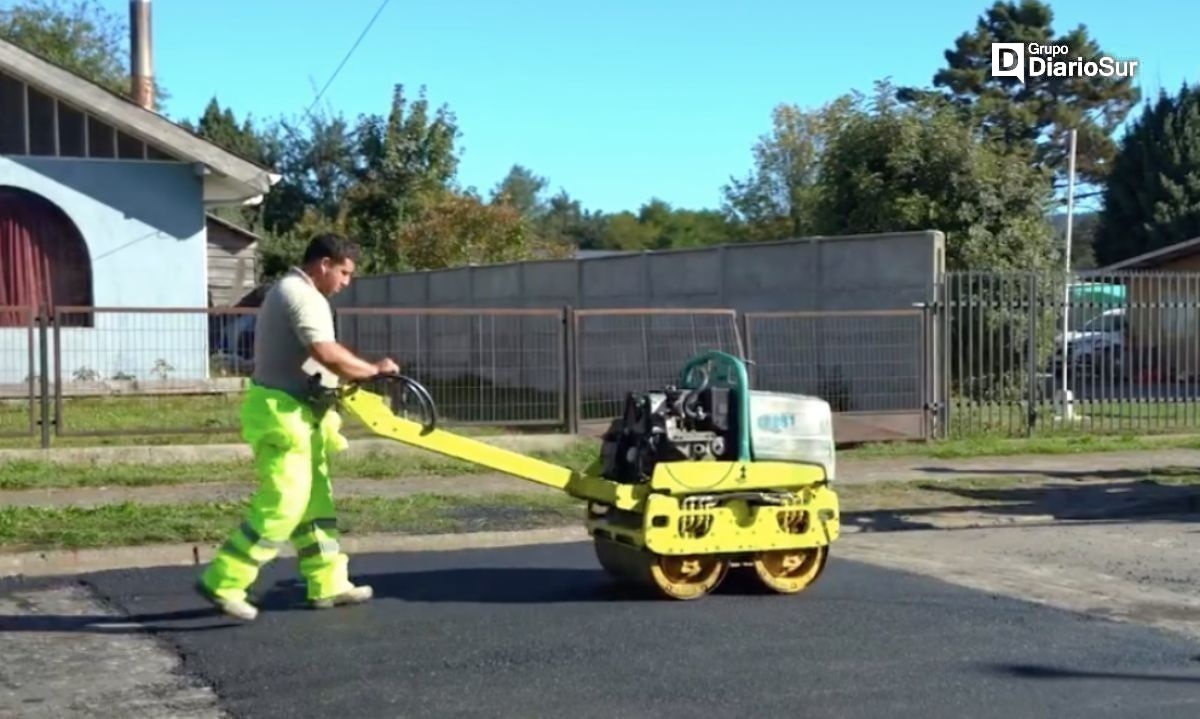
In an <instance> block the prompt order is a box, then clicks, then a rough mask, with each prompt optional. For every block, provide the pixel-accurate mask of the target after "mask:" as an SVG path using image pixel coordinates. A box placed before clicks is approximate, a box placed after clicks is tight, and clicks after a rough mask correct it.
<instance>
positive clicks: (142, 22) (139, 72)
mask: <svg viewBox="0 0 1200 719" xmlns="http://www.w3.org/2000/svg"><path fill="white" fill-rule="evenodd" d="M129 54H130V58H129V59H130V65H131V67H130V79H131V84H130V90H131V93H130V94H131V95H132V96H133V101H134V102H136V103H137V104H139V105H141V106H142V107H144V108H146V109H147V110H153V109H154V65H153V62H152V60H151V58H152V56H153V52H152V48H151V44H150V0H129Z"/></svg>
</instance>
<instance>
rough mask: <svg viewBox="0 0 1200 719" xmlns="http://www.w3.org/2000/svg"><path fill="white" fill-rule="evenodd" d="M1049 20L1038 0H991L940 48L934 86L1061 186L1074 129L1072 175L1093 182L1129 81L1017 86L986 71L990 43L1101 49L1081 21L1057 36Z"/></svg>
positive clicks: (1084, 52) (1109, 150)
mask: <svg viewBox="0 0 1200 719" xmlns="http://www.w3.org/2000/svg"><path fill="white" fill-rule="evenodd" d="M1053 22H1054V12H1053V11H1052V10H1051V9H1050V6H1049V5H1048V4H1046V3H1045V2H1041V1H1040V0H1020V2H999V1H998V2H995V3H994V4H993V5H992V6H991V7H990V8H988V9H987V10H986V11H985V12H984V14H983V15H982V16H980V17H979V18H978V19H977V21H976V24H975V28H974V29H973V30H971V31H969V32H965V33H963V34H961V35H959V36H958V38H957V39H956V40H955V43H954V47H953V48H951V49H949V50H947V51H946V52H945V58H946V66H945V67H944V68H942V69H940V70H938V71H937V73H936V74H935V75H934V77H933V84H934V85H935V86H936V87H938V88H943V90H942V91H941V93H940V94H943V95H944V96H945V97H947V98H950V99H952V100H953V101H955V102H956V103H958V104H959V105H961V106H963V107H966V108H969V109H970V110H971V111H972V112H973V113H974V114H975V116H976V118H977V119H978V120H979V121H980V122H981V123H982V125H983V126H984V127H985V128H986V129H988V130H989V131H990V132H991V133H992V134H993V135H994V136H995V137H996V138H997V139H999V140H1001V141H1002V142H1003V143H1004V144H1005V145H1006V146H1008V147H1011V148H1014V149H1017V150H1021V151H1024V152H1027V153H1029V154H1030V155H1032V157H1033V158H1034V159H1035V161H1036V162H1039V163H1041V164H1042V165H1044V166H1045V167H1047V168H1049V169H1050V170H1052V171H1053V172H1054V173H1055V174H1056V176H1057V180H1058V181H1057V184H1058V185H1059V186H1065V175H1066V169H1067V152H1068V141H1067V135H1068V132H1069V131H1070V130H1071V129H1072V128H1075V129H1076V130H1077V138H1076V172H1077V177H1078V180H1079V181H1080V182H1081V183H1087V184H1094V183H1098V182H1100V181H1102V180H1103V179H1104V177H1105V176H1106V175H1107V174H1108V170H1109V167H1110V165H1111V163H1112V159H1113V156H1114V154H1115V152H1116V145H1115V143H1114V141H1113V139H1112V135H1113V132H1114V131H1115V130H1116V128H1117V127H1118V126H1120V124H1121V123H1122V122H1123V121H1124V120H1125V117H1126V116H1127V115H1128V114H1129V112H1130V110H1131V109H1132V108H1133V107H1134V105H1136V103H1137V102H1138V98H1139V91H1138V89H1137V87H1136V86H1135V85H1134V79H1133V78H1132V77H1118V76H1115V75H1114V76H1112V77H1101V76H1097V77H1045V76H1042V77H1036V78H1032V79H1028V81H1027V82H1026V83H1025V84H1022V83H1020V82H1019V81H1018V80H1017V79H1016V78H1011V77H992V74H991V44H992V43H995V42H1017V43H1023V44H1028V43H1038V44H1042V45H1051V44H1057V45H1066V46H1067V47H1068V48H1069V49H1070V56H1071V57H1072V58H1074V57H1082V58H1084V59H1085V60H1088V59H1095V60H1098V59H1100V57H1102V56H1104V55H1106V54H1107V53H1105V52H1104V51H1103V50H1102V48H1101V47H1100V45H1099V44H1098V43H1097V41H1096V40H1095V39H1094V38H1093V37H1091V35H1090V34H1089V33H1088V31H1087V28H1086V27H1085V26H1083V25H1079V26H1078V27H1075V28H1074V29H1071V30H1069V31H1067V32H1065V33H1061V34H1060V33H1058V32H1057V31H1056V30H1055V29H1054V27H1053ZM1027 56H1028V54H1027ZM936 92H938V91H930V90H921V89H914V88H904V89H902V90H901V91H900V93H899V97H900V98H901V99H904V100H913V99H915V98H917V97H920V96H923V95H927V94H930V93H936Z"/></svg>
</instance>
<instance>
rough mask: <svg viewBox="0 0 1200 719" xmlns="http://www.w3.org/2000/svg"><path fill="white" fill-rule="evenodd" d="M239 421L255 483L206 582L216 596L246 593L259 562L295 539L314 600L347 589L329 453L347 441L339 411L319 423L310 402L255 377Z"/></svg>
mask: <svg viewBox="0 0 1200 719" xmlns="http://www.w3.org/2000/svg"><path fill="white" fill-rule="evenodd" d="M241 420H242V438H243V439H244V440H245V441H246V442H247V443H249V444H250V446H251V448H252V449H253V452H254V466H255V473H256V475H257V478H258V490H257V491H256V492H255V493H254V495H253V497H252V498H251V500H250V506H249V508H248V510H247V511H246V513H245V515H244V517H243V518H242V523H241V525H240V526H239V527H237V528H236V529H234V530H233V531H232V532H231V533H230V534H229V537H228V538H227V539H226V541H225V543H224V544H223V545H221V547H220V549H219V550H218V551H217V553H216V556H214V557H213V560H212V562H211V563H210V564H209V565H208V567H207V568H206V569H205V571H204V572H203V574H201V576H200V581H201V583H202V584H203V585H204V586H205V587H206V588H207V589H208V591H210V592H211V593H213V594H214V595H217V596H220V597H225V598H229V599H237V600H244V599H246V595H247V591H248V590H249V588H250V587H251V585H253V584H254V581H255V580H256V579H257V578H258V575H259V572H260V571H261V569H262V568H263V567H264V566H265V565H266V564H267V563H268V562H270V561H272V560H274V559H275V558H276V557H277V556H278V554H279V550H280V549H282V548H283V547H285V546H287V545H288V544H289V543H290V544H291V545H292V546H293V547H295V549H296V555H297V558H298V560H299V565H300V573H301V575H302V576H303V578H304V579H305V581H306V583H307V595H308V598H309V599H322V598H326V597H331V596H334V595H337V594H340V593H342V592H344V591H346V590H348V589H349V588H350V587H351V586H352V585H351V583H350V580H349V578H348V576H347V561H348V560H347V557H346V555H345V554H343V553H342V551H341V548H340V546H339V544H338V530H337V516H336V513H335V508H334V502H333V491H332V485H331V483H330V476H329V457H330V455H332V454H334V453H336V452H339V451H341V450H343V449H345V448H346V440H345V438H344V437H343V436H342V435H341V433H340V429H341V419H340V417H339V416H338V414H337V413H336V411H334V410H333V409H330V410H329V411H328V412H326V413H325V415H324V417H323V418H322V419H321V420H320V421H319V422H318V421H317V418H316V416H315V415H314V413H313V411H312V409H311V408H310V407H309V406H308V405H306V404H304V403H301V402H299V401H297V400H296V399H294V398H292V397H291V396H290V395H288V394H286V393H284V392H278V391H275V390H271V389H267V388H264V387H261V386H259V385H255V384H253V383H251V385H250V387H249V389H248V390H247V393H246V397H245V399H244V400H243V402H242V406H241Z"/></svg>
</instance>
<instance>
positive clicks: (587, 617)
mask: <svg viewBox="0 0 1200 719" xmlns="http://www.w3.org/2000/svg"><path fill="white" fill-rule="evenodd" d="M198 569H199V568H198V567H187V568H164V569H155V570H128V571H116V572H106V573H102V574H94V575H89V576H87V577H85V579H86V581H87V582H88V583H89V584H90V585H91V586H92V587H93V588H94V589H95V591H96V592H97V593H98V594H99V595H100V597H101V598H102V599H104V600H106V601H108V602H109V603H110V604H111V605H112V606H115V607H119V608H121V609H122V610H124V611H125V612H128V613H129V615H131V616H130V617H120V616H118V615H114V616H113V617H112V618H111V619H109V620H107V621H110V622H129V621H136V622H140V623H142V624H144V625H146V626H148V627H149V628H150V629H151V630H153V631H154V632H155V633H156V634H157V635H158V637H159V639H160V640H162V641H165V642H167V643H169V644H170V645H172V646H174V647H175V648H176V650H177V651H178V652H179V654H180V655H181V656H182V659H183V667H184V670H185V671H188V672H190V673H191V674H193V675H195V676H196V677H198V678H200V679H203V680H204V681H206V682H208V683H209V684H210V685H211V686H212V687H213V688H214V690H215V691H216V694H217V696H218V697H219V698H220V700H221V703H222V707H223V708H224V709H225V710H227V711H229V712H230V713H231V714H232V715H233V716H237V717H254V718H263V719H268V718H273V717H279V718H281V719H283V718H287V719H296V718H299V717H321V718H327V717H339V718H345V719H362V718H366V717H388V718H392V717H521V718H523V719H525V718H532V717H556V718H557V717H570V719H582V718H584V717H604V718H605V719H608V718H609V717H613V716H628V717H681V718H682V717H703V718H704V719H713V718H715V717H738V719H744V718H745V717H751V716H755V717H757V716H831V717H848V718H856V717H872V718H873V717H918V716H919V717H922V718H923V719H925V718H934V717H954V718H955V719H959V718H961V717H973V718H976V719H978V718H984V717H997V718H1001V717H1002V718H1003V719H1012V717H1053V716H1061V717H1067V718H1075V717H1079V718H1083V717H1087V718H1088V719H1096V718H1097V717H1130V716H1154V717H1159V718H1162V717H1189V718H1194V717H1196V716H1200V663H1197V662H1196V661H1195V660H1196V657H1197V655H1200V646H1198V645H1197V644H1196V643H1193V642H1190V641H1187V640H1186V639H1183V638H1179V637H1176V636H1174V635H1169V634H1165V633H1161V632H1158V631H1155V630H1151V629H1147V628H1143V627H1139V626H1133V625H1127V624H1119V623H1113V622H1109V621H1105V620H1099V619H1094V618H1090V617H1086V616H1080V615H1076V614H1072V613H1068V612H1063V611H1059V610H1056V609H1050V608H1047V607H1043V606H1040V605H1035V604H1031V603H1026V602H1021V601H1016V600H1013V599H1008V598H1002V597H997V596H993V595H990V594H986V593H981V592H976V591H971V590H967V589H963V588H960V587H956V586H953V585H950V584H945V583H941V582H938V581H934V580H930V579H926V578H922V577H917V576H914V575H910V574H906V573H902V572H894V571H888V570H885V569H881V568H877V567H872V566H868V565H863V564H858V563H854V562H849V561H844V560H838V559H837V558H836V549H835V551H834V559H832V560H831V562H830V564H829V567H828V569H827V571H826V574H825V576H824V577H823V578H822V580H821V582H820V583H819V584H818V585H817V586H816V587H814V588H812V589H811V590H810V591H809V592H808V593H806V594H804V595H800V596H791V597H785V596H773V595H761V594H755V593H753V592H746V591H737V590H736V587H731V588H730V591H722V592H720V593H718V594H716V595H713V596H710V597H707V598H705V599H703V600H699V601H695V602H672V601H665V600H657V599H653V598H648V597H646V596H644V595H640V594H637V593H630V592H628V591H624V590H621V589H619V588H616V587H615V586H614V585H613V584H612V583H611V582H610V580H609V579H608V578H607V576H606V575H604V574H603V573H602V572H601V571H600V569H599V567H598V565H597V564H596V562H595V559H594V557H593V555H592V551H591V547H590V546H589V545H586V544H553V545H547V546H535V547H519V548H506V549H487V550H463V551H451V552H427V553H396V554H386V555H370V556H365V555H360V556H356V557H353V558H352V563H351V569H352V572H353V575H354V577H355V579H356V580H357V581H360V582H368V583H370V584H372V585H373V586H374V587H375V592H376V599H375V601H374V602H372V603H371V604H369V605H366V606H361V607H352V608H341V609H336V610H331V611H313V610H309V609H306V608H304V607H303V605H302V603H301V600H302V597H303V592H302V588H301V586H300V585H299V584H297V583H296V582H295V578H294V571H295V563H294V561H293V560H280V561H278V562H277V563H275V564H274V565H271V566H270V567H269V568H268V570H267V571H266V572H265V573H264V575H263V579H262V580H261V581H260V583H259V585H257V586H258V588H259V594H260V597H261V606H262V608H263V612H262V614H261V615H260V617H259V619H258V621H256V622H254V623H252V624H246V625H240V624H236V623H231V622H229V621H227V620H225V619H224V618H222V617H219V616H217V615H214V614H212V613H210V612H208V611H207V610H206V609H205V605H204V604H203V602H202V601H201V600H200V599H199V598H198V597H196V596H195V595H193V594H192V593H191V590H190V588H191V586H192V583H193V579H194V577H195V576H196V572H197V570H198ZM43 581H44V582H46V583H47V584H53V580H39V583H40V582H43ZM14 586H17V583H14V582H11V581H10V582H0V594H3V593H5V592H6V591H11V590H12V588H13V587H14ZM97 620H99V621H97ZM104 622H105V620H104V619H103V618H95V617H93V618H91V619H90V620H80V619H78V618H70V617H61V618H55V617H44V616H43V617H38V618H36V619H34V618H30V617H25V616H11V617H0V635H2V634H3V633H4V632H21V631H35V632H41V631H49V630H57V631H68V632H70V631H75V632H79V631H82V632H104V631H114V630H115V631H130V630H129V629H120V627H123V626H125V627H127V625H123V624H114V625H113V627H112V629H106V628H105V627H104ZM14 660H19V658H17V657H11V656H9V657H6V661H14ZM114 710H115V713H114V715H126V714H124V713H123V712H121V711H120V710H119V709H118V708H115V707H114Z"/></svg>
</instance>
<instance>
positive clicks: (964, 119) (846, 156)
mask: <svg viewBox="0 0 1200 719" xmlns="http://www.w3.org/2000/svg"><path fill="white" fill-rule="evenodd" d="M823 183H824V184H825V192H823V193H822V195H821V198H822V199H821V208H820V213H819V214H820V216H821V218H822V226H823V230H824V231H825V232H826V233H828V234H854V233H869V232H900V231H906V230H930V229H936V230H941V231H943V232H944V233H945V236H946V266H947V268H948V269H950V270H981V271H984V272H986V273H988V274H987V275H985V276H967V277H966V278H965V279H964V278H959V279H960V280H962V281H956V282H954V283H953V284H952V285H950V286H949V292H950V295H949V296H948V297H947V299H948V300H949V301H950V302H964V301H965V302H969V303H971V305H972V306H974V307H981V308H984V309H983V311H981V312H980V313H978V314H976V315H974V316H973V318H972V320H971V321H970V322H967V323H965V324H963V323H962V322H961V316H960V315H958V314H956V313H953V312H952V313H950V316H949V319H950V327H949V335H950V336H949V339H948V341H949V342H951V345H950V346H960V347H961V346H969V345H970V344H971V343H975V344H976V345H978V344H979V343H981V342H984V341H986V342H989V343H991V344H989V346H992V347H995V348H996V350H995V351H989V352H986V353H975V354H973V355H969V356H966V357H964V358H959V357H958V356H957V355H956V356H954V357H952V358H951V360H950V363H951V364H950V367H948V368H947V369H948V371H949V372H950V373H951V374H950V376H951V377H952V382H951V392H952V393H954V394H956V395H960V396H966V397H971V398H974V399H976V400H988V401H995V400H1010V401H1012V400H1018V399H1021V398H1025V397H1027V396H1028V391H1029V388H1028V378H1029V371H1028V366H1029V365H1028V364H1027V362H1029V361H1030V359H1029V358H1028V357H1027V353H1028V346H1029V345H1028V338H1029V332H1030V319H1031V313H1030V310H1029V309H1028V308H1020V307H1019V306H1018V305H1017V304H1016V303H1014V302H1013V301H1012V300H1013V298H1015V297H1020V298H1025V297H1028V296H1029V292H1030V290H1031V289H1033V290H1034V291H1037V292H1041V293H1046V294H1044V295H1043V296H1046V297H1052V296H1053V295H1050V294H1048V293H1050V292H1051V291H1052V289H1051V287H1050V285H1051V283H1050V282H1048V281H1047V279H1046V278H1048V277H1051V275H1049V274H1042V275H1040V277H1041V279H1040V280H1039V279H1038V278H1039V275H1035V274H1031V273H1032V272H1036V271H1038V270H1046V269H1057V268H1058V267H1059V262H1060V259H1059V252H1058V251H1057V248H1056V245H1055V243H1054V234H1053V227H1052V226H1051V223H1050V221H1049V219H1048V216H1049V212H1048V210H1049V207H1050V206H1051V202H1052V200H1053V188H1052V183H1051V177H1050V173H1049V171H1048V170H1046V169H1045V168H1040V167H1037V166H1033V165H1030V164H1028V163H1027V162H1025V161H1024V159H1023V158H1022V157H1021V156H1020V155H1019V154H1014V153H1011V152H1009V151H1008V150H1007V148H1005V147H1004V146H1003V144H1001V143H999V142H997V141H995V140H994V139H991V138H989V137H988V136H987V135H986V134H985V133H983V132H982V131H981V130H980V129H979V127H978V125H977V124H976V123H974V122H972V121H971V118H970V116H969V115H968V114H966V113H964V112H962V110H961V109H960V108H956V107H954V106H953V105H951V104H949V103H947V102H945V101H944V100H942V99H940V98H937V97H927V98H924V99H921V100H916V101H914V102H911V103H909V104H900V103H899V102H898V101H897V100H896V94H895V92H894V89H893V88H892V87H891V86H890V84H888V83H878V84H877V85H876V94H875V96H874V98H873V99H867V98H864V97H861V96H859V97H858V99H857V101H856V109H855V111H854V113H853V115H852V116H851V118H850V119H849V120H848V121H847V122H846V124H845V125H844V127H843V128H842V129H841V131H840V132H839V133H838V135H837V137H836V138H834V140H833V141H832V142H831V144H830V146H829V149H828V152H827V153H826V155H825V166H824V168H823ZM1031 282H1034V283H1035V284H1033V285H1032V286H1031V284H1030V283H1031ZM1035 319H1036V324H1035V325H1034V327H1036V328H1037V330H1036V337H1035V343H1036V344H1035V351H1036V352H1037V353H1038V354H1037V356H1036V357H1035V358H1034V359H1033V360H1032V362H1033V364H1034V365H1035V366H1044V364H1043V361H1044V359H1045V353H1046V352H1047V351H1048V349H1049V347H1050V346H1051V344H1050V343H1051V340H1052V337H1053V332H1054V319H1053V316H1051V315H1049V314H1048V313H1042V314H1041V315H1040V316H1038V317H1037V318H1035ZM964 360H965V362H966V364H962V361H964Z"/></svg>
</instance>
